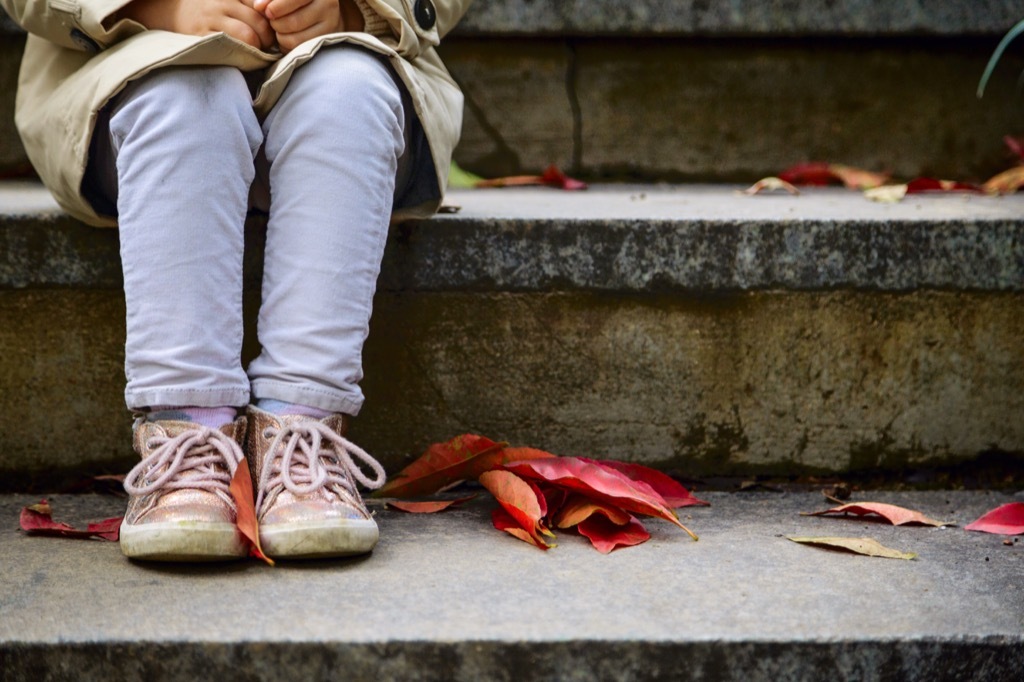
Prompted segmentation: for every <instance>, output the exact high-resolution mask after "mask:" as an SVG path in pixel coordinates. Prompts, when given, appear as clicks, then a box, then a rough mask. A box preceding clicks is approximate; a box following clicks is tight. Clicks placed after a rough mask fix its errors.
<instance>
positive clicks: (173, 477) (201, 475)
mask: <svg viewBox="0 0 1024 682" xmlns="http://www.w3.org/2000/svg"><path fill="white" fill-rule="evenodd" d="M146 447H147V448H150V449H152V452H150V454H149V455H147V456H146V457H144V458H143V459H142V461H141V462H139V463H138V464H136V465H135V467H134V468H133V469H132V470H131V471H130V472H129V473H128V475H127V476H125V479H124V489H125V491H126V492H127V493H128V494H129V495H150V494H153V493H160V494H163V493H166V492H169V491H171V490H184V489H190V490H206V491H208V492H211V493H213V494H215V495H216V496H217V497H219V498H221V499H222V500H224V501H225V502H226V503H227V504H228V505H230V506H231V508H232V509H234V508H235V502H234V499H233V498H232V496H231V478H232V477H233V476H234V474H235V470H236V469H237V468H238V463H239V462H240V461H242V458H243V457H244V456H245V455H244V454H243V453H242V449H241V448H240V447H239V446H238V443H236V442H235V441H234V439H232V438H231V437H230V436H228V435H227V434H225V433H223V432H222V431H219V430H217V429H211V428H208V427H205V426H197V427H196V428H194V429H187V430H185V431H182V432H181V433H179V434H178V435H176V436H174V437H167V436H152V437H151V438H149V439H148V440H147V441H146ZM152 472H160V473H159V475H158V476H156V478H153V479H152V480H150V479H149V478H147V476H148V475H150V474H152ZM186 473H187V474H188V475H185V474H186Z"/></svg>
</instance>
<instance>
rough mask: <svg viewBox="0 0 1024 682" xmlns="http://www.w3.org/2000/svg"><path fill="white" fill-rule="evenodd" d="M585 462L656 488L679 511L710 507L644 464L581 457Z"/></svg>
mask: <svg viewBox="0 0 1024 682" xmlns="http://www.w3.org/2000/svg"><path fill="white" fill-rule="evenodd" d="M580 459H583V460H584V461H594V462H597V463H598V464H603V465H604V466H606V467H611V468H612V469H615V470H616V471H618V472H619V473H622V474H625V475H626V476H628V477H629V478H631V479H632V480H634V481H640V482H642V483H646V484H647V485H649V486H651V487H652V488H654V491H655V492H656V493H658V494H659V495H661V497H662V499H664V500H665V504H666V505H668V506H669V507H672V508H673V509H679V508H680V507H692V506H704V507H707V506H709V505H710V503H709V502H705V501H704V500H698V499H697V498H696V497H694V496H693V495H692V494H691V493H690V491H689V490H687V489H686V488H684V487H683V486H682V485H681V484H680V483H679V481H677V480H676V479H674V478H672V477H671V476H669V475H668V474H663V473H662V472H660V471H658V470H657V469H652V468H650V467H646V466H644V465H643V464H635V463H633V462H619V461H616V460H611V459H599V460H587V459H586V458H583V457H581V458H580Z"/></svg>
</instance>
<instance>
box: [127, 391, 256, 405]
mask: <svg viewBox="0 0 1024 682" xmlns="http://www.w3.org/2000/svg"><path fill="white" fill-rule="evenodd" d="M124 401H125V403H126V404H127V405H128V409H129V410H142V409H145V408H147V407H151V406H153V405H173V406H175V407H185V406H195V407H243V406H245V405H248V404H249V389H248V388H229V387H221V388H150V389H145V390H140V391H125V392H124Z"/></svg>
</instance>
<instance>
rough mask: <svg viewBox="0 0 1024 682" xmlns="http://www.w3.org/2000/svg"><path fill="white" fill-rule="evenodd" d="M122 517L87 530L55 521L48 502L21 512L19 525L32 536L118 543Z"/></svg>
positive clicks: (94, 524)
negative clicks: (94, 539) (52, 536)
mask: <svg viewBox="0 0 1024 682" xmlns="http://www.w3.org/2000/svg"><path fill="white" fill-rule="evenodd" d="M122 520H123V519H122V517H120V516H118V517H114V518H110V519H104V520H102V521H98V522H96V523H90V524H88V525H87V526H86V527H85V530H80V529H78V528H74V527H73V526H69V525H68V524H66V523H62V522H60V521H54V520H53V509H52V508H51V507H50V503H49V502H47V501H46V500H40V501H39V502H38V503H36V504H32V505H29V506H27V507H25V508H23V509H22V510H21V516H20V518H19V523H20V525H21V529H22V530H23V531H25V532H26V533H30V534H32V535H55V536H60V537H65V538H83V539H84V538H100V539H102V540H109V541H111V542H117V540H118V537H119V536H120V531H121V521H122Z"/></svg>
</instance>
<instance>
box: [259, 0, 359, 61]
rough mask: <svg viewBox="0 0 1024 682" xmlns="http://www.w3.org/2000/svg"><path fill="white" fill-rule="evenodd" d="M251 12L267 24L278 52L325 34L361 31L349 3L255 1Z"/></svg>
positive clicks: (347, 0) (337, 0) (343, 0)
mask: <svg viewBox="0 0 1024 682" xmlns="http://www.w3.org/2000/svg"><path fill="white" fill-rule="evenodd" d="M253 8H254V9H255V10H256V11H257V12H262V13H263V15H264V16H266V18H267V19H268V20H269V21H270V26H271V28H272V29H273V30H274V33H275V34H276V36H277V45H278V47H279V48H281V52H290V51H291V50H293V49H294V48H295V47H297V46H298V45H299V44H301V43H304V42H306V41H307V40H310V39H312V38H317V37H319V36H322V35H326V34H328V33H336V32H338V31H361V30H363V15H362V14H361V13H360V12H359V10H358V9H357V8H356V6H355V3H354V2H353V1H352V0H255V2H254V3H253Z"/></svg>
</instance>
